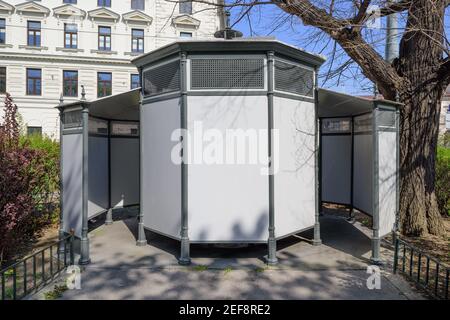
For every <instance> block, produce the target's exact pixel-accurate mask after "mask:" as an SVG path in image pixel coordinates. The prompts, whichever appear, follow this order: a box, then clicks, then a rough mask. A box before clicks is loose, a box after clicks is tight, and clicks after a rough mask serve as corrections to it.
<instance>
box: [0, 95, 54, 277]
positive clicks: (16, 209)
mask: <svg viewBox="0 0 450 320" xmlns="http://www.w3.org/2000/svg"><path fill="white" fill-rule="evenodd" d="M2 124H3V127H2V128H1V129H0V268H1V265H2V263H4V262H9V261H10V260H13V259H14V258H17V257H20V255H21V254H22V253H23V251H24V249H26V247H27V245H28V244H30V243H31V242H32V241H33V240H35V238H36V236H37V235H39V233H40V231H41V230H43V228H45V227H46V226H48V225H49V223H51V222H52V220H53V218H54V216H55V215H58V214H59V213H58V211H57V209H58V207H59V205H58V202H59V192H58V184H59V183H58V176H59V165H58V162H59V159H58V157H59V156H58V154H59V153H58V152H57V151H56V150H57V149H56V146H54V143H52V142H50V141H48V139H46V138H38V137H21V136H20V130H19V124H18V121H17V106H16V105H15V104H14V103H13V101H12V98H11V96H10V95H9V94H6V98H5V107H4V115H3V123H2Z"/></svg>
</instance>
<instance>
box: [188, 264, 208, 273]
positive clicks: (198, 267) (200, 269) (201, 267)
mask: <svg viewBox="0 0 450 320" xmlns="http://www.w3.org/2000/svg"><path fill="white" fill-rule="evenodd" d="M192 269H194V271H200V272H201V271H206V270H208V266H205V265H198V266H195V267H193V268H192Z"/></svg>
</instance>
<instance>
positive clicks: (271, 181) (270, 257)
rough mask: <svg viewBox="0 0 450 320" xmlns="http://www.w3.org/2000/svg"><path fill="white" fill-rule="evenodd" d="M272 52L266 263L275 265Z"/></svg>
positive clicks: (269, 63)
mask: <svg viewBox="0 0 450 320" xmlns="http://www.w3.org/2000/svg"><path fill="white" fill-rule="evenodd" d="M274 62H275V61H274V52H273V51H269V52H268V53H267V74H268V80H267V82H268V85H267V86H268V91H267V101H268V120H269V121H268V127H269V135H268V137H269V139H268V151H269V153H268V156H269V239H268V241H267V242H268V243H267V244H268V250H269V253H268V256H267V264H268V265H275V264H277V263H278V259H277V240H276V239H275V203H274V202H275V199H274V197H275V194H274V173H275V172H274V161H275V159H274V157H275V156H277V155H274V154H273V143H274V140H273V95H274V84H273V81H274V79H273V78H274Z"/></svg>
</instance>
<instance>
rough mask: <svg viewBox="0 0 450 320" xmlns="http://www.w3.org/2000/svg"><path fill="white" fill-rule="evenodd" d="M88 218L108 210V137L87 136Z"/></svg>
mask: <svg viewBox="0 0 450 320" xmlns="http://www.w3.org/2000/svg"><path fill="white" fill-rule="evenodd" d="M88 154H89V167H88V168H89V187H88V191H89V201H88V216H89V218H90V217H92V216H94V215H96V214H98V213H100V212H102V211H105V210H107V209H108V208H109V194H108V193H109V190H108V137H97V136H89V153H88Z"/></svg>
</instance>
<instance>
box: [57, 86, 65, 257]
mask: <svg viewBox="0 0 450 320" xmlns="http://www.w3.org/2000/svg"><path fill="white" fill-rule="evenodd" d="M63 104H64V100H63V95H62V94H61V98H60V99H59V107H60V108H59V231H58V237H59V240H62V239H63V238H64V236H65V232H64V210H63V199H64V184H63V161H62V159H63V130H64V121H63V119H64V112H63V109H62V105H63ZM64 249H65V248H64V243H63V242H60V244H59V247H58V250H59V252H60V253H64Z"/></svg>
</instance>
